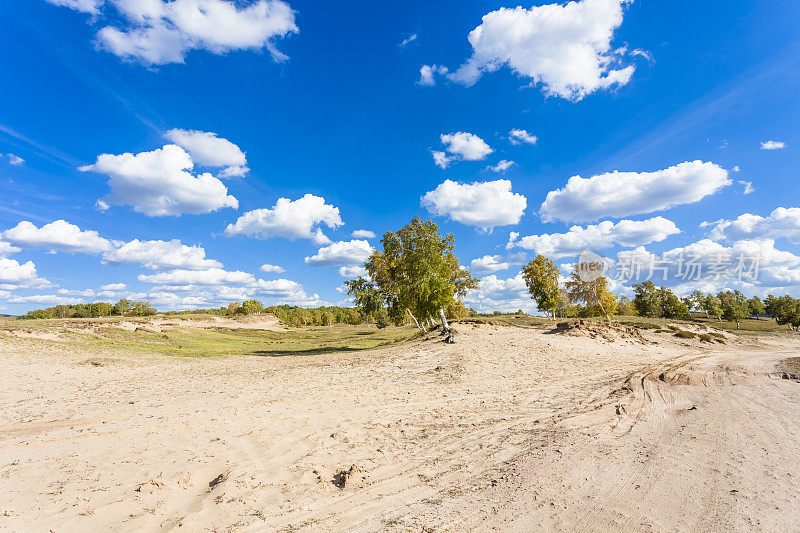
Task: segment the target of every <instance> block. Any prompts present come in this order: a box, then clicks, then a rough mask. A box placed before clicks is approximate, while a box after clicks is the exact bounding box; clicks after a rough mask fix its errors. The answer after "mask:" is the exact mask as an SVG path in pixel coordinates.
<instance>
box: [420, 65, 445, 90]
mask: <svg viewBox="0 0 800 533" xmlns="http://www.w3.org/2000/svg"><path fill="white" fill-rule="evenodd" d="M437 74H439V75H442V76H443V75H445V74H447V67H443V66H442V65H422V67H420V69H419V81H418V82H417V84H418V85H426V86H431V85H436V78H435V76H436V75H437Z"/></svg>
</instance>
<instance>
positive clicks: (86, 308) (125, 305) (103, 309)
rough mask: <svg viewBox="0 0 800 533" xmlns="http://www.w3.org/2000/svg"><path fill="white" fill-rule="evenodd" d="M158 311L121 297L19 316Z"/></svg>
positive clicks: (145, 303) (95, 315)
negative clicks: (114, 300)
mask: <svg viewBox="0 0 800 533" xmlns="http://www.w3.org/2000/svg"><path fill="white" fill-rule="evenodd" d="M157 312H158V311H156V309H155V308H154V307H153V306H152V305H151V304H150V302H144V301H131V300H126V299H122V300H120V301H118V302H117V303H115V304H111V303H108V302H94V303H90V304H62V305H55V306H53V307H47V308H45V309H35V310H33V311H28V313H27V314H26V315H22V316H20V317H19V318H23V319H30V318H97V317H103V316H151V315H155V314H156V313H157Z"/></svg>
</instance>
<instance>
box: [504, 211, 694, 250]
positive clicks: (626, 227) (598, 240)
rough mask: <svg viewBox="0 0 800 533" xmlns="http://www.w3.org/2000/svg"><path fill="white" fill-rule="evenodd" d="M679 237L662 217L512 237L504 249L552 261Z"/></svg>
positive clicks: (604, 222) (605, 222) (675, 228)
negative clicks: (527, 252) (586, 251)
mask: <svg viewBox="0 0 800 533" xmlns="http://www.w3.org/2000/svg"><path fill="white" fill-rule="evenodd" d="M677 233H680V230H679V229H678V227H677V226H676V225H675V223H674V222H672V221H671V220H668V219H666V218H663V217H655V218H650V219H648V220H620V221H619V222H617V223H616V224H614V223H613V222H611V221H610V220H605V221H603V222H601V223H599V224H595V225H589V226H586V227H581V226H572V227H571V228H570V229H569V231H568V232H567V233H551V234H543V235H528V236H527V237H522V238H521V239H519V240H517V238H518V234H517V233H512V234H511V236H510V238H509V241H508V244H507V245H506V247H507V248H509V249H510V248H513V247H517V246H518V247H520V248H524V249H526V250H533V251H535V252H536V253H537V254H542V255H545V256H548V257H552V258H562V257H567V256H572V255H577V254H579V253H581V252H582V251H584V250H602V249H605V248H610V247H611V246H614V245H615V244H619V245H622V246H639V245H643V244H649V243H651V242H661V241H663V240H664V239H666V238H667V237H669V236H670V235H675V234H677Z"/></svg>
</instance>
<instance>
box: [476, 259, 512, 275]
mask: <svg viewBox="0 0 800 533" xmlns="http://www.w3.org/2000/svg"><path fill="white" fill-rule="evenodd" d="M509 268H511V264H510V263H509V262H508V261H506V260H505V259H504V258H503V256H502V255H484V256H483V257H479V258H478V259H473V260H472V261H471V262H470V264H469V269H470V271H471V272H472V273H473V274H491V273H494V272H499V271H501V270H508V269H509Z"/></svg>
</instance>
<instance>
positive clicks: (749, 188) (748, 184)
mask: <svg viewBox="0 0 800 533" xmlns="http://www.w3.org/2000/svg"><path fill="white" fill-rule="evenodd" d="M739 185H744V190H743V191H742V194H750V193H751V192H753V191H755V190H756V189H755V187H753V182H752V181H741V180H740V181H739Z"/></svg>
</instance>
